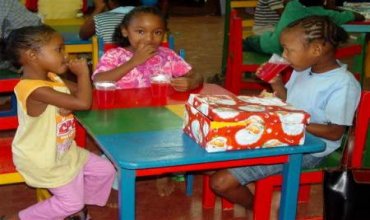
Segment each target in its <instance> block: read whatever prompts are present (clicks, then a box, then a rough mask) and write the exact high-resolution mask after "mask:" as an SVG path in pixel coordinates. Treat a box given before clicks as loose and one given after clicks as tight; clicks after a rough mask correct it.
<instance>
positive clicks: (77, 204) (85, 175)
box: [19, 154, 115, 220]
mask: <svg viewBox="0 0 370 220" xmlns="http://www.w3.org/2000/svg"><path fill="white" fill-rule="evenodd" d="M93 171H95V172H93ZM114 173H115V170H114V167H113V165H112V164H111V163H110V162H109V161H108V160H105V159H103V158H100V157H98V156H96V155H95V154H90V155H89V158H88V161H87V162H86V164H85V165H84V167H83V169H82V170H81V172H80V173H79V174H78V175H77V176H76V177H75V178H74V179H73V180H72V181H71V182H70V183H68V184H67V185H64V186H61V187H58V188H53V189H49V190H50V192H51V193H52V194H53V196H52V197H51V198H49V199H47V200H44V201H42V202H39V203H37V204H35V205H33V206H30V207H28V208H27V209H24V210H22V211H20V212H19V217H20V218H21V219H22V220H34V219H37V220H51V219H53V220H54V219H55V220H57V219H58V220H59V219H61V220H62V219H64V218H65V217H67V216H70V215H72V214H74V213H77V212H79V211H80V210H82V209H83V207H84V206H85V204H96V205H104V204H105V203H106V201H107V199H108V196H109V192H110V189H111V187H112V183H113V180H114ZM89 190H91V191H89ZM94 195H95V197H96V198H93V197H94Z"/></svg>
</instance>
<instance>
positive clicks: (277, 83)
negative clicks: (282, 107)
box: [269, 74, 287, 101]
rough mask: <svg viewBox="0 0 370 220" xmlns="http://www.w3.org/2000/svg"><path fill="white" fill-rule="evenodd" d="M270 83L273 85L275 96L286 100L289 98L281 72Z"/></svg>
mask: <svg viewBox="0 0 370 220" xmlns="http://www.w3.org/2000/svg"><path fill="white" fill-rule="evenodd" d="M269 83H270V85H271V88H272V90H273V91H274V94H275V96H277V97H279V98H280V99H281V100H283V101H285V100H286V98H287V91H286V88H285V86H284V83H283V80H282V78H281V76H280V74H278V75H277V76H276V77H275V78H273V79H272V80H270V82H269Z"/></svg>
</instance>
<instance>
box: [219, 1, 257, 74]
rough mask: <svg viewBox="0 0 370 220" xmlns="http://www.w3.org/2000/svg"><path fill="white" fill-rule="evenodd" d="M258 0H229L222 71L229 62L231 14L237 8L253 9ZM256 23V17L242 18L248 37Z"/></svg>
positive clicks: (225, 23) (245, 33)
mask: <svg viewBox="0 0 370 220" xmlns="http://www.w3.org/2000/svg"><path fill="white" fill-rule="evenodd" d="M257 2H258V1H257V0H242V1H241V0H238V1H236V0H227V1H226V7H225V22H224V42H223V49H222V51H223V52H222V67H221V68H222V69H221V71H222V72H225V69H226V63H227V51H228V47H229V46H228V45H229V38H230V37H229V30H230V16H231V11H232V10H237V9H252V10H254V9H255V8H256V6H257ZM253 24H254V19H253V18H252V17H249V18H245V19H243V20H242V25H241V26H242V27H245V30H244V31H242V32H243V36H244V37H246V36H248V35H251V33H252V31H251V29H252V27H253Z"/></svg>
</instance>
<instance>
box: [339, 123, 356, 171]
mask: <svg viewBox="0 0 370 220" xmlns="http://www.w3.org/2000/svg"><path fill="white" fill-rule="evenodd" d="M352 140H353V134H352V126H348V127H347V128H346V132H345V133H344V137H343V139H342V143H341V145H342V146H343V152H342V159H341V168H342V169H344V170H347V169H348V167H349V165H350V162H351V155H352V150H353V146H354V144H353V141H352Z"/></svg>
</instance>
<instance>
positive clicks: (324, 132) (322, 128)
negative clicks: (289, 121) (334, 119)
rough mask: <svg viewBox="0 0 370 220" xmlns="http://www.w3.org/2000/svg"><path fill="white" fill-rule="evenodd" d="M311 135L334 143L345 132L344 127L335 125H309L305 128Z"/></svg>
mask: <svg viewBox="0 0 370 220" xmlns="http://www.w3.org/2000/svg"><path fill="white" fill-rule="evenodd" d="M306 129H307V131H308V132H310V133H311V134H313V135H315V136H318V137H322V138H325V139H328V140H332V141H336V140H339V138H341V137H342V135H343V134H344V132H345V130H346V126H344V125H336V124H316V123H311V124H309V125H308V126H307V127H306Z"/></svg>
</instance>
